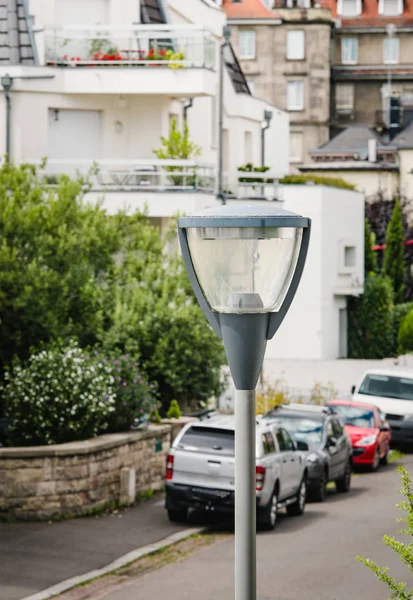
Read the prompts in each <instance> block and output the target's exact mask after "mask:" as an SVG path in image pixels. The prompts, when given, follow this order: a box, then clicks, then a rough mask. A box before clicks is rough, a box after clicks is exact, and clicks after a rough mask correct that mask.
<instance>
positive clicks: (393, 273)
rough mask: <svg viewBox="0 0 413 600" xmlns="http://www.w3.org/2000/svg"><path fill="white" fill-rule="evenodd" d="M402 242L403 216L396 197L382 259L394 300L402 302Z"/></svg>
mask: <svg viewBox="0 0 413 600" xmlns="http://www.w3.org/2000/svg"><path fill="white" fill-rule="evenodd" d="M403 242H404V234H403V217H402V211H401V207H400V201H399V200H398V199H397V200H396V203H395V205H394V209H393V212H392V216H391V219H390V221H389V224H388V226H387V233H386V249H385V251H384V261H383V273H384V275H387V276H388V277H389V278H390V280H391V282H392V286H393V291H394V298H395V302H403V299H404V278H405V265H404V247H403Z"/></svg>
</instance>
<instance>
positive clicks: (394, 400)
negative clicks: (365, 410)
mask: <svg viewBox="0 0 413 600" xmlns="http://www.w3.org/2000/svg"><path fill="white" fill-rule="evenodd" d="M352 393H353V400H355V401H357V402H368V403H370V404H374V405H375V406H377V407H378V408H380V410H381V411H382V412H383V413H385V415H386V419H387V422H388V423H389V425H390V429H391V437H392V442H396V443H401V444H413V372H412V371H399V370H390V369H375V370H369V371H366V372H365V373H364V375H363V377H362V379H361V381H360V383H359V384H358V385H357V386H353V388H352Z"/></svg>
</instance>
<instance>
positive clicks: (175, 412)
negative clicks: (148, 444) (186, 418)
mask: <svg viewBox="0 0 413 600" xmlns="http://www.w3.org/2000/svg"><path fill="white" fill-rule="evenodd" d="M166 416H167V417H168V419H179V417H181V416H182V413H181V409H180V408H179V404H178V402H177V401H176V400H171V404H170V405H169V409H168V412H167V414H166Z"/></svg>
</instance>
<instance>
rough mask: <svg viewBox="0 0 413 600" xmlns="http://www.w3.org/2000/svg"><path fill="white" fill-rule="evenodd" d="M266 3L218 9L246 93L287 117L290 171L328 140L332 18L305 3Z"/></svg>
mask: <svg viewBox="0 0 413 600" xmlns="http://www.w3.org/2000/svg"><path fill="white" fill-rule="evenodd" d="M271 4H272V2H270V1H269V0H268V1H267V0H242V1H235V0H224V1H223V3H222V7H223V9H224V10H225V11H226V13H227V17H228V23H229V25H231V31H232V43H233V46H234V48H235V50H236V52H237V55H238V59H239V61H240V63H241V66H242V69H243V71H244V73H245V76H246V78H247V81H248V84H249V86H250V89H251V91H252V93H253V94H254V95H256V96H258V97H259V98H263V99H264V100H266V101H267V102H271V103H272V104H274V105H276V106H278V107H279V108H281V109H283V110H287V111H288V113H289V117H290V151H289V159H290V168H291V170H292V171H296V170H297V169H298V167H299V166H300V165H301V164H304V163H306V162H308V159H309V155H308V150H309V149H310V148H317V147H318V146H320V145H321V144H323V143H325V142H326V141H328V139H329V120H330V39H331V28H332V26H333V20H332V18H331V12H330V10H329V9H328V8H321V7H320V6H319V5H318V6H317V5H314V6H313V7H310V3H309V2H308V5H307V4H306V3H303V5H302V6H297V2H296V1H293V0H291V1H290V0H285V1H284V0H281V1H280V0H276V7H274V8H270V7H271ZM293 5H294V6H295V8H294V7H293ZM307 6H308V7H307Z"/></svg>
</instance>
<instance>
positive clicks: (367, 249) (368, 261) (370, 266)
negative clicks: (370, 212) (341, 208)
mask: <svg viewBox="0 0 413 600" xmlns="http://www.w3.org/2000/svg"><path fill="white" fill-rule="evenodd" d="M372 246H373V234H372V231H371V228H370V223H369V221H368V219H365V221H364V273H365V276H367V275H370V274H371V273H376V272H377V256H376V253H375V252H374V250H373V249H372Z"/></svg>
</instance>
